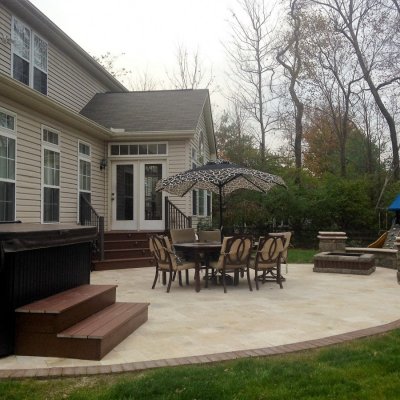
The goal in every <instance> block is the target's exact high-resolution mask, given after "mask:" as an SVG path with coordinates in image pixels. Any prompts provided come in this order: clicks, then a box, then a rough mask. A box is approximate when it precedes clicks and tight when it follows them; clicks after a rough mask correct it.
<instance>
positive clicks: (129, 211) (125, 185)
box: [116, 164, 134, 221]
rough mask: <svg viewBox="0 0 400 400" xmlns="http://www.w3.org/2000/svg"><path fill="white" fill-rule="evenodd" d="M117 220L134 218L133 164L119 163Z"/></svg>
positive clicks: (117, 175)
mask: <svg viewBox="0 0 400 400" xmlns="http://www.w3.org/2000/svg"><path fill="white" fill-rule="evenodd" d="M116 167H117V173H116V180H117V182H116V183H117V185H116V186H117V187H116V202H117V212H116V216H117V221H132V220H133V218H134V212H133V207H134V199H133V196H134V191H133V184H134V182H133V165H132V164H130V165H117V166H116Z"/></svg>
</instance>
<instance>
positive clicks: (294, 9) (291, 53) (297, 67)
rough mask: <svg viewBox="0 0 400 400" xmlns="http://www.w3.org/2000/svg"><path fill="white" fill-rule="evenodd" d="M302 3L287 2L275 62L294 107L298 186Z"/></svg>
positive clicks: (301, 120)
mask: <svg viewBox="0 0 400 400" xmlns="http://www.w3.org/2000/svg"><path fill="white" fill-rule="evenodd" d="M301 8H302V2H301V0H290V1H289V13H288V17H289V18H288V24H289V31H288V32H287V34H286V35H285V36H286V37H285V38H284V45H283V47H280V48H279V49H278V53H277V56H276V59H277V61H278V62H279V64H281V65H282V67H283V68H284V70H285V73H284V75H285V76H286V77H287V78H288V79H289V93H290V97H291V99H292V103H293V106H294V118H295V136H294V157H295V167H296V177H295V180H296V183H297V184H300V179H301V174H300V172H301V168H302V140H303V114H304V103H303V102H302V100H301V99H300V97H299V96H298V93H297V90H296V88H297V85H298V84H299V79H300V73H301V71H302V66H303V60H302V58H303V55H302V51H301V43H300V42H301V40H302V15H301Z"/></svg>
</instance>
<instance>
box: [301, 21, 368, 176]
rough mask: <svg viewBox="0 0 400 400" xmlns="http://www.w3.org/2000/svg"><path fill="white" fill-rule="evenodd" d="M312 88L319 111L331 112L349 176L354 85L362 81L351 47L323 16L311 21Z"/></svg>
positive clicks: (343, 173) (342, 171) (309, 68)
mask: <svg viewBox="0 0 400 400" xmlns="http://www.w3.org/2000/svg"><path fill="white" fill-rule="evenodd" d="M307 27H308V34H309V40H308V47H307V52H308V57H309V60H311V62H310V61H308V63H307V64H308V65H307V72H308V77H309V81H308V83H309V86H311V87H314V88H316V90H317V93H318V96H315V95H314V93H313V95H314V96H313V97H314V98H316V99H314V100H313V101H312V103H313V105H314V106H315V107H317V108H320V109H322V110H324V112H326V111H329V119H330V121H331V125H332V130H333V132H334V133H335V135H336V137H337V139H338V143H339V150H340V151H339V156H340V174H341V176H342V177H345V176H346V174H347V167H346V164H347V158H346V144H347V139H348V135H349V132H350V130H351V129H352V122H351V121H352V118H350V114H351V108H352V107H351V106H352V104H351V100H352V97H354V85H355V84H356V83H357V82H358V81H360V80H362V75H361V74H360V73H359V68H358V64H357V59H356V58H355V57H354V54H353V52H352V48H351V46H350V44H349V43H348V42H347V41H346V40H345V39H344V38H343V37H342V36H341V35H337V34H335V32H334V31H333V28H332V27H331V26H330V25H329V22H328V21H327V20H326V18H324V17H323V16H320V15H319V16H316V15H313V16H312V18H309V19H308V25H307Z"/></svg>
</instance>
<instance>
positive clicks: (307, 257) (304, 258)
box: [288, 248, 318, 264]
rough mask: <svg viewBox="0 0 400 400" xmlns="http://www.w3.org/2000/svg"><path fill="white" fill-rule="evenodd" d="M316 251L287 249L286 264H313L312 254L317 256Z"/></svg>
mask: <svg viewBox="0 0 400 400" xmlns="http://www.w3.org/2000/svg"><path fill="white" fill-rule="evenodd" d="M317 253H318V250H313V249H296V248H289V251H288V263H289V264H290V263H292V264H308V263H312V262H313V257H314V254H317Z"/></svg>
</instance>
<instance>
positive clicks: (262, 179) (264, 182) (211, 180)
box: [156, 159, 286, 196]
mask: <svg viewBox="0 0 400 400" xmlns="http://www.w3.org/2000/svg"><path fill="white" fill-rule="evenodd" d="M275 185H279V186H283V187H286V185H285V182H284V181H283V179H282V178H281V177H279V176H276V175H272V174H268V173H267V172H262V171H257V170H255V169H251V168H246V167H241V166H240V165H237V164H233V163H231V162H229V161H226V160H221V159H220V160H216V161H210V162H208V163H207V164H205V165H202V166H200V167H197V168H193V169H190V170H188V171H185V172H181V173H179V174H177V175H174V176H171V177H169V178H165V179H162V180H160V181H158V182H157V185H156V190H157V191H161V190H165V191H166V192H168V193H171V194H174V195H177V196H184V195H185V194H186V193H188V192H189V191H190V190H193V189H205V190H209V191H211V192H214V193H218V194H220V195H221V194H222V195H223V196H224V195H227V194H229V193H232V192H233V191H235V190H238V189H250V190H255V191H258V192H264V193H266V192H268V190H270V189H271V188H272V187H273V186H275Z"/></svg>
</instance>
